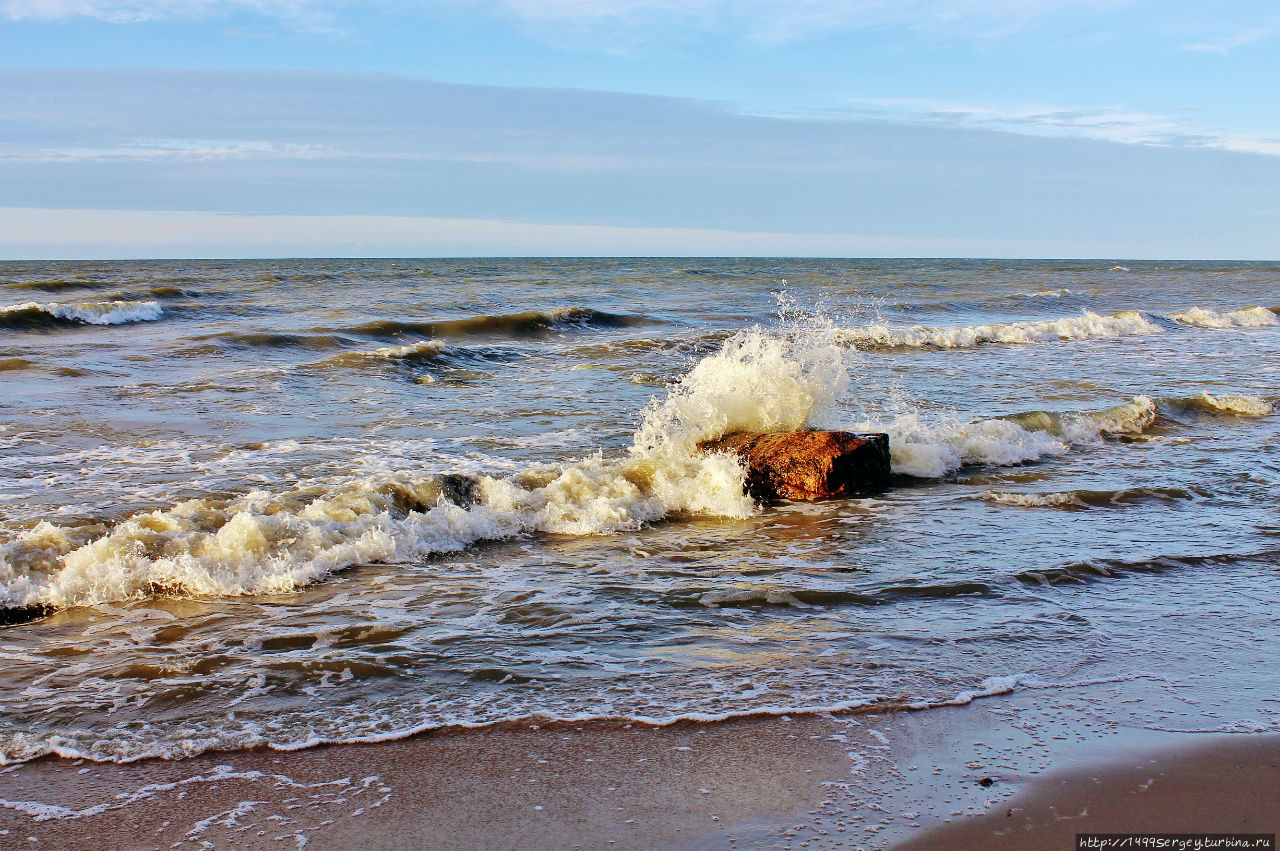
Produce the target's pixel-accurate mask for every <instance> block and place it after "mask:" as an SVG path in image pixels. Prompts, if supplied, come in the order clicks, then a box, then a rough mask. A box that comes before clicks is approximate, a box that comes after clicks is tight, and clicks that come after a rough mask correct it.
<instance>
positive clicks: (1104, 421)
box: [855, 396, 1156, 479]
mask: <svg viewBox="0 0 1280 851" xmlns="http://www.w3.org/2000/svg"><path fill="white" fill-rule="evenodd" d="M1016 419H1017V420H1018V421H1016V422H1015V421H1014V420H1013V419H986V420H974V421H966V420H960V419H957V418H955V417H951V416H946V415H936V416H933V417H926V416H924V415H922V414H921V413H919V412H918V411H908V412H905V413H901V414H898V415H897V416H896V417H894V418H893V419H892V420H888V421H883V420H875V419H868V420H865V421H863V422H861V423H859V424H858V425H857V426H856V427H855V428H856V430H857V431H871V432H876V431H882V432H887V433H888V435H889V452H890V456H891V459H892V464H893V471H894V472H895V473H899V474H902V475H908V476H917V477H919V478H926V479H936V478H940V477H942V476H945V475H947V474H948V473H951V472H954V471H955V470H958V469H959V468H961V467H963V466H967V465H972V464H990V465H995V466H1011V465H1015V464H1023V463H1026V462H1028V461H1037V460H1039V459H1041V458H1047V457H1052V456H1055V455H1062V454H1065V453H1066V452H1068V451H1070V448H1071V447H1072V446H1073V445H1080V444H1088V443H1096V442H1098V441H1100V440H1101V439H1102V438H1103V437H1104V436H1106V435H1120V434H1138V433H1141V432H1142V431H1143V430H1144V429H1146V428H1147V427H1149V426H1150V425H1151V424H1152V423H1153V422H1155V419H1156V403H1155V401H1154V400H1153V399H1151V398H1150V397H1149V396H1135V397H1134V398H1133V399H1132V400H1131V401H1129V402H1126V403H1124V404H1123V405H1117V406H1116V407H1114V408H1108V409H1106V410H1104V411H1099V412H1096V413H1089V412H1084V413H1079V414H1062V415H1059V414H1049V413H1033V414H1029V415H1023V416H1021V417H1018V418H1016Z"/></svg>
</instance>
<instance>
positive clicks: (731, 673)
mask: <svg viewBox="0 0 1280 851" xmlns="http://www.w3.org/2000/svg"><path fill="white" fill-rule="evenodd" d="M1278 286H1280V265H1278V264H1265V263H1157V262H1138V261H1132V262H1131V261H1121V262H1116V261H1056V262H1041V261H988V260H972V261H959V260H956V261H946V260H936V261H926V260H919V261H914V260H913V261H906V260H903V261H879V260H865V261H842V260H784V259H779V260H706V259H659V260H654V259H601V260H595V259H548V260H524V259H512V260H296V261H186V262H170V261H166V262H112V263H53V262H40V263H4V264H0V382H3V384H2V386H3V388H4V392H3V394H0V606H2V607H3V608H2V609H0V618H2V619H3V622H5V623H7V624H8V625H7V626H4V627H0V660H2V661H0V762H6V763H7V762H15V761H23V760H28V759H32V758H34V757H37V756H40V755H44V754H50V753H53V754H61V755H64V756H77V757H85V758H89V759H95V760H131V759H137V758H143V757H148V756H166V757H174V756H181V755H185V754H194V753H199V752H203V751H206V750H210V749H236V748H245V747H254V746H260V745H268V746H272V747H276V748H282V749H289V748H300V747H306V746H308V745H312V744H316V743H321V742H351V741H370V740H378V739H387V738H395V737H399V736H404V735H408V734H410V733H412V732H415V731H419V730H425V729H435V728H450V727H470V726H477V725H486V724H492V723H496V722H502V721H507V720H513V719H521V720H535V721H536V720H539V719H557V718H558V719H591V718H619V719H629V720H632V721H635V722H642V723H667V722H670V721H673V720H677V719H694V720H702V721H707V722H714V721H715V720H717V719H722V718H727V717H733V716H739V715H750V714H757V713H774V714H782V713H791V712H805V711H808V712H838V711H844V710H850V709H864V710H865V709H870V710H875V709H877V708H904V707H909V708H914V709H918V710H921V711H929V708H930V707H936V706H945V705H950V704H954V703H957V702H967V701H969V700H972V699H974V698H976V697H980V696H982V695H987V694H995V693H1003V692H1009V691H1014V690H1019V689H1044V688H1052V689H1055V690H1059V691H1065V692H1066V693H1068V694H1069V693H1070V691H1071V689H1072V688H1073V687H1080V685H1081V684H1087V683H1095V684H1096V683H1098V682H1113V681H1114V682H1125V681H1131V680H1135V679H1143V680H1147V681H1151V682H1153V683H1156V684H1158V687H1159V688H1160V689H1163V690H1164V691H1165V692H1167V693H1168V694H1169V695H1172V696H1174V697H1176V698H1177V699H1178V701H1180V702H1181V704H1183V705H1189V706H1193V707H1195V711H1194V712H1193V713H1192V715H1193V716H1194V717H1189V718H1187V717H1182V718H1178V719H1171V713H1170V712H1169V711H1167V710H1160V709H1156V710H1153V711H1152V714H1151V715H1150V716H1149V717H1147V718H1146V719H1145V720H1146V722H1147V723H1149V724H1151V725H1153V726H1157V727H1159V726H1160V725H1161V724H1165V725H1168V724H1171V723H1173V721H1174V720H1176V721H1178V723H1181V724H1182V725H1183V726H1184V727H1187V728H1188V729H1191V728H1194V729H1214V730H1224V731H1228V730H1259V729H1280V704H1277V703H1275V702H1274V701H1273V700H1271V699H1270V698H1271V697H1272V696H1274V694H1276V693H1277V689H1276V687H1277V686H1280V682H1278V681H1280V666H1276V665H1274V664H1273V660H1272V658H1271V656H1272V653H1271V650H1270V648H1274V646H1275V641H1276V639H1277V638H1280V619H1277V618H1276V617H1275V602H1274V601H1275V600H1276V599H1277V596H1276V594H1277V592H1278V591H1280V507H1278V506H1280V417H1277V416H1276V415H1275V414H1273V407H1274V406H1275V405H1276V403H1277V402H1278V401H1280V369H1278V367H1277V364H1280V317H1278V316H1277V306H1278V305H1280V296H1277V289H1278ZM803 427H818V428H841V429H849V430H855V431H882V432H887V433H888V434H889V435H890V441H891V451H892V463H893V470H894V473H895V480H894V486H893V487H892V488H891V489H890V490H889V491H887V492H886V493H883V494H880V495H876V496H872V497H867V498H862V499H847V500H833V501H827V502H820V503H814V504H800V503H784V504H781V505H774V506H761V505H757V504H755V503H754V502H753V501H752V500H750V499H749V498H748V497H746V496H744V494H743V488H742V484H743V473H742V470H741V469H740V467H739V466H738V465H737V463H736V462H735V461H734V460H733V459H731V458H729V457H726V456H721V455H706V454H703V453H701V452H699V451H698V450H697V448H696V444H697V442H698V441H700V440H704V439H707V438H710V437H715V436H718V435H720V434H724V433H726V432H730V431H735V430H765V431H784V430H791V429H797V428H803ZM1103 711H1104V712H1105V711H1106V710H1105V708H1104V709H1103ZM1175 726H1176V725H1175Z"/></svg>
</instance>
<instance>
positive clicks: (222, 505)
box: [0, 328, 848, 613]
mask: <svg viewBox="0 0 1280 851" xmlns="http://www.w3.org/2000/svg"><path fill="white" fill-rule="evenodd" d="M429 342H430V341H428V343H429ZM415 345H416V344H415ZM407 348H409V349H412V348H413V347H412V346H410V347H407ZM426 348H427V349H431V348H434V347H432V346H430V345H428V346H427V347H426ZM396 354H397V353H395V352H390V353H389V356H393V357H394V356H396ZM847 381H848V377H847V375H846V373H845V371H844V363H843V352H842V350H841V349H840V347H839V346H837V345H835V344H834V342H832V341H830V340H827V341H826V342H823V341H821V340H815V339H814V338H813V337H812V336H806V337H797V336H794V335H787V334H777V333H768V332H765V331H762V330H761V329H759V328H755V329H751V330H748V331H744V332H742V333H740V334H738V335H735V336H734V337H732V338H730V339H729V340H728V341H727V342H726V344H725V345H724V347H723V348H722V349H721V350H720V351H719V352H718V353H716V354H714V355H711V356H709V357H707V358H705V359H704V360H703V361H701V362H700V363H698V364H697V365H696V366H695V367H694V368H693V369H692V370H691V371H690V372H689V373H688V374H687V375H685V376H684V378H682V379H681V380H680V381H679V382H678V383H677V384H675V385H674V386H673V387H672V388H671V389H670V391H669V392H668V394H667V396H666V398H665V399H661V400H658V399H654V400H653V401H652V402H651V403H650V404H649V406H647V407H646V408H645V409H644V411H643V421H642V423H641V424H640V426H639V428H637V430H636V432H635V435H634V439H633V443H632V445H631V447H630V449H629V450H628V451H627V452H626V453H625V454H624V455H623V456H621V457H617V458H609V459H606V458H605V457H604V456H603V455H600V454H596V455H594V456H590V457H587V458H584V459H581V460H579V461H576V462H568V463H546V464H535V465H531V466H529V467H527V468H526V469H524V470H523V471H521V472H519V473H518V474H516V475H512V476H508V477H494V476H480V477H478V478H476V479H474V480H470V479H467V480H466V481H467V482H469V484H467V485H466V486H465V487H463V486H462V485H458V484H457V482H454V485H453V487H454V491H452V492H451V491H449V490H448V488H449V487H450V484H449V483H450V481H452V480H451V479H450V478H449V477H447V476H444V477H442V476H430V475H425V474H416V473H396V474H386V475H378V476H368V477H363V478H355V479H345V480H335V481H331V482H330V483H328V484H327V485H325V486H324V487H322V488H320V489H319V490H314V489H311V490H307V491H305V492H290V493H272V492H268V491H254V492H251V493H248V494H245V495H243V496H238V497H235V498H232V499H214V498H207V499H192V500H187V501H184V502H181V503H178V504H177V505H175V506H174V507H172V508H169V509H166V510H157V511H151V512H146V513H143V514H139V515H136V516H134V517H131V518H129V519H127V520H125V521H123V522H121V523H118V524H116V525H115V526H114V527H112V528H111V529H109V530H108V531H107V532H106V534H103V535H101V536H99V537H96V538H94V539H93V540H88V541H86V540H84V537H83V536H82V535H78V534H77V533H76V530H74V529H68V528H64V527H60V526H56V525H54V524H51V523H49V522H41V523H40V524H38V525H37V526H35V527H34V528H31V529H28V530H26V531H23V532H20V533H18V534H17V535H16V536H14V537H13V538H12V539H11V540H10V541H8V542H7V543H6V544H4V545H3V546H0V606H4V607H7V608H11V609H26V610H28V611H30V612H32V613H40V612H44V611H50V610H56V609H63V608H68V607H72V606H79V605H88V604H93V603H100V602H110V601H118V600H127V599H137V598H143V597H149V596H156V595H176V596H231V595H242V594H262V593H278V592H283V591H290V590H293V589H296V588H299V587H302V586H304V585H307V584H309V583H312V582H315V581H318V580H320V579H323V578H324V577H326V576H328V575H330V574H332V573H333V572H335V571H338V570H341V569H343V568H345V567H349V566H351V565H355V564H366V563H371V562H392V561H414V560H421V559H423V558H426V557H428V556H430V555H433V554H437V553H450V552H458V551H460V550H463V549H465V548H466V547H468V546H470V545H471V544H473V543H475V542H477V541H481V540H494V539H502V538H510V537H514V536H516V535H520V534H526V533H531V532H551V533H558V534H567V535H592V534H604V533H611V532H618V531H623V530H633V529H636V528H639V527H640V526H642V525H643V524H645V523H650V522H654V521H657V520H660V519H662V518H665V517H669V516H672V515H688V514H703V515H719V516H728V517H743V516H747V515H749V514H752V513H754V512H755V511H756V506H755V503H754V502H753V501H752V500H751V499H750V498H749V497H748V496H746V495H745V494H744V491H743V476H744V473H743V470H742V467H741V466H740V465H739V463H738V462H737V461H736V460H735V459H733V458H731V457H729V456H726V455H722V454H706V453H703V452H700V451H699V450H698V449H697V443H698V442H699V441H701V440H704V439H706V438H708V437H714V436H718V435H720V434H723V433H725V432H728V431H735V430H756V431H782V430H790V429H796V428H800V427H803V426H805V425H822V424H824V422H825V421H826V418H827V417H828V416H830V412H829V409H830V407H831V406H832V405H833V404H834V401H835V399H836V398H837V396H838V394H839V392H840V390H841V389H842V388H843V387H844V386H845V385H846V383H847ZM458 488H462V490H458Z"/></svg>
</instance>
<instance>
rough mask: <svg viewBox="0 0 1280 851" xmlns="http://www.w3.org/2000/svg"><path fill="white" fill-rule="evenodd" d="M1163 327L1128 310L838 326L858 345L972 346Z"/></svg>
mask: <svg viewBox="0 0 1280 851" xmlns="http://www.w3.org/2000/svg"><path fill="white" fill-rule="evenodd" d="M1162 331H1163V329H1162V328H1161V327H1160V326H1159V325H1157V324H1155V323H1154V322H1151V321H1150V320H1149V319H1147V318H1146V317H1145V316H1143V315H1142V314H1141V313H1139V312H1137V311H1135V310H1130V311H1125V312H1123V313H1117V314H1114V315H1111V316H1103V315H1099V314H1097V313H1093V312H1091V311H1087V310H1086V311H1085V312H1084V313H1083V314H1082V315H1080V316H1069V317H1064V318H1061V319H1043V320H1036V321H1027V322H1002V323H995V324H990V325H966V326H954V327H929V326H925V325H914V326H911V327H899V328H895V327H891V326H889V325H866V326H861V327H856V328H843V329H840V332H839V333H840V337H841V339H842V340H844V341H845V342H847V343H850V344H852V345H854V346H858V347H861V348H879V349H896V348H912V349H922V348H936V349H960V348H972V347H974V346H978V345H982V344H984V343H1035V342H1043V341H1047V340H1091V339H1105V338H1109V337H1129V336H1137V335H1147V334H1159V333H1161V332H1162Z"/></svg>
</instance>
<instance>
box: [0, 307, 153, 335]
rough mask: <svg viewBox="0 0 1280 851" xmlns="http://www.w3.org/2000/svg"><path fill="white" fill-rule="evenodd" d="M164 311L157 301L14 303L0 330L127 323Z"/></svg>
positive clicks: (2, 313) (3, 311) (2, 311)
mask: <svg viewBox="0 0 1280 851" xmlns="http://www.w3.org/2000/svg"><path fill="white" fill-rule="evenodd" d="M163 312H164V311H163V310H161V308H160V304H159V302H155V301H107V302H80V303H76V304H59V303H58V302H49V303H47V304H39V303H37V302H34V301H31V302H27V303H26V304H13V305H9V306H8V307H4V308H0V329H3V328H7V329H10V330H15V331H23V330H33V329H40V328H56V327H60V326H68V325H123V324H125V323H128V322H149V321H152V320H155V319H159V318H160V316H161V314H162V313H163Z"/></svg>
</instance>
